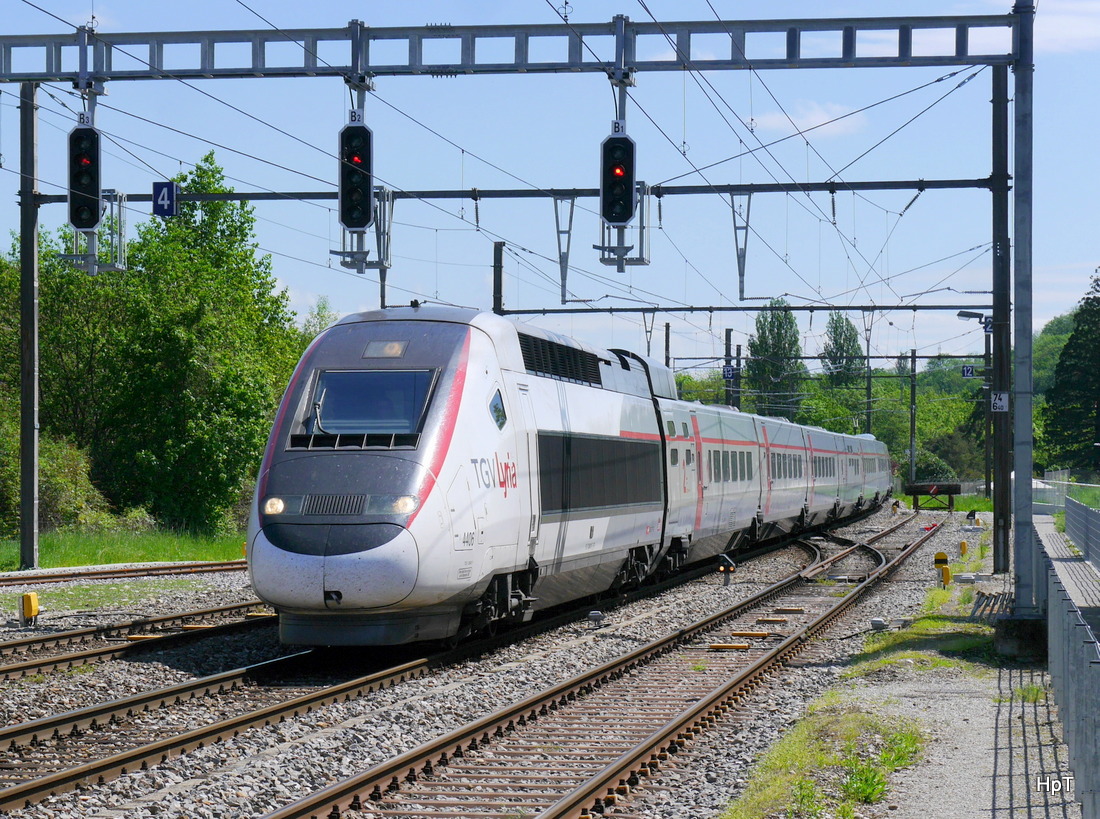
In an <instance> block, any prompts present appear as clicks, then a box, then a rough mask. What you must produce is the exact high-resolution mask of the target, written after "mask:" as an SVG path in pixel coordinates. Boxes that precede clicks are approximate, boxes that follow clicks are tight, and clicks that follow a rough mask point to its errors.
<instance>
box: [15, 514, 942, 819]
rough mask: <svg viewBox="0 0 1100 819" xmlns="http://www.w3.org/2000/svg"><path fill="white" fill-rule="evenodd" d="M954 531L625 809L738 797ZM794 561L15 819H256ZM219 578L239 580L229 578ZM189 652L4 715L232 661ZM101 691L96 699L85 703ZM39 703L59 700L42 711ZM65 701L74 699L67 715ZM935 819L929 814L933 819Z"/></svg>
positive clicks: (33, 686)
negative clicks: (744, 717) (873, 621)
mask: <svg viewBox="0 0 1100 819" xmlns="http://www.w3.org/2000/svg"><path fill="white" fill-rule="evenodd" d="M888 517H889V513H888V512H886V511H883V512H880V513H878V514H877V515H876V516H875V517H874V518H872V519H869V520H867V521H864V522H862V523H861V524H858V525H856V526H854V527H849V529H848V530H847V531H846V532H845V534H846V535H847V536H848V537H851V538H855V539H858V538H859V537H860V535H861V534H868V533H870V532H873V531H875V530H877V529H878V528H881V526H882V525H884V524H885V523H886V522H887V519H888ZM943 518H944V516H943V515H936V516H933V515H930V514H926V515H922V520H927V521H928V522H929V523H931V522H932V521H933V520H942V519H943ZM953 527H954V529H953ZM952 531H954V534H952ZM957 534H958V532H957V524H956V523H955V522H954V521H953V520H952V519H948V521H947V524H946V525H945V527H944V531H943V532H941V533H940V534H939V535H938V536H937V537H936V538H933V540H932V541H930V543H929V544H926V545H925V546H924V547H922V549H921V551H920V552H918V554H917V555H916V556H915V557H914V559H913V560H912V561H911V562H910V565H909V567H907V568H904V569H902V570H901V571H900V572H898V573H896V574H895V579H894V580H893V581H892V582H891V583H890V585H889V586H888V587H887V589H885V590H883V591H880V592H877V593H875V594H874V595H873V596H872V598H871V599H870V600H868V601H865V602H862V603H861V604H859V605H858V606H856V607H855V608H854V610H853V612H852V613H851V614H849V615H848V616H847V617H846V618H845V620H843V621H842V622H841V624H840V625H839V626H838V627H837V628H835V629H834V630H833V632H831V634H830V637H829V639H828V640H825V641H821V642H820V643H819V644H816V645H815V647H814V652H815V653H814V656H815V658H816V662H815V663H814V664H813V665H812V666H806V667H792V668H788V669H785V670H784V671H782V672H780V675H779V676H778V677H777V678H776V679H775V682H774V683H773V684H771V685H770V686H768V687H767V688H766V693H765V694H764V697H765V700H764V701H763V707H762V708H759V709H758V710H757V711H756V712H755V713H754V714H753V715H752V716H751V717H750V718H749V720H748V721H747V722H746V721H738V722H737V723H736V725H735V726H731V728H730V730H727V731H726V732H725V733H723V732H722V731H718V732H714V733H712V734H708V735H707V736H706V737H704V738H701V739H700V740H699V741H697V742H696V743H695V744H694V745H693V746H692V748H691V749H690V751H689V753H687V754H684V755H682V761H681V762H680V763H679V764H678V765H677V766H675V767H668V768H666V769H665V770H663V771H662V772H661V773H660V775H659V776H657V777H654V778H653V779H652V780H651V781H650V782H648V783H647V786H646V787H645V788H644V789H642V790H641V791H639V797H640V801H637V802H634V803H633V804H632V806H631V807H630V808H628V810H630V811H631V812H634V813H637V814H639V815H645V816H654V817H664V816H668V817H672V816H676V817H684V816H691V817H704V816H709V815H712V814H716V813H717V812H719V811H720V810H721V809H722V808H723V807H724V806H725V805H726V804H727V803H728V801H729V800H730V799H731V798H733V797H734V796H736V795H737V793H738V792H739V790H740V789H741V788H742V787H743V785H744V783H745V781H746V780H747V778H748V776H749V775H750V771H751V765H752V762H753V761H754V760H755V759H756V758H758V756H759V755H760V754H761V753H762V752H763V751H765V750H766V749H767V747H768V746H769V745H770V744H771V743H772V742H773V741H774V740H775V739H776V738H777V737H778V736H779V735H780V734H781V733H782V731H783V730H785V729H786V728H787V727H788V726H789V725H791V724H792V723H793V722H795V721H796V720H797V719H798V718H799V717H800V716H801V715H802V714H803V713H804V712H805V708H806V706H807V704H808V703H809V702H811V701H812V700H813V699H814V698H816V697H817V696H819V695H820V694H821V693H822V692H823V691H824V690H826V689H827V688H829V687H830V686H832V685H834V684H835V683H836V681H837V677H838V675H839V673H840V666H841V665H842V664H843V663H844V662H845V661H846V660H847V658H848V657H849V656H850V655H851V654H852V653H854V652H855V651H858V650H859V648H860V647H861V646H862V635H861V634H859V633H858V632H861V631H862V630H863V629H864V628H865V624H867V623H868V622H869V620H870V618H871V617H884V618H886V619H887V620H896V619H899V618H904V617H912V616H913V615H914V614H915V613H916V612H917V611H919V607H920V604H921V602H922V601H923V599H924V595H925V592H926V590H927V588H928V587H929V585H931V584H932V583H933V582H934V576H933V575H932V572H931V571H930V565H931V559H930V555H931V554H932V552H933V551H935V550H938V548H939V544H940V543H943V542H945V540H947V539H949V538H952V537H957ZM911 538H912V527H910V528H908V529H907V530H904V534H899V535H895V536H892V537H891V538H889V539H888V540H887V541H886V543H890V542H894V543H896V544H899V545H900V543H902V542H903V541H905V540H907V539H911ZM876 545H879V546H882V545H884V544H883V543H882V542H880V543H879V544H876ZM930 550H931V551H930ZM799 556H800V552H798V551H797V550H787V551H784V552H780V553H777V554H775V555H772V556H769V557H768V558H765V559H764V560H762V561H760V562H758V563H754V564H752V565H751V567H742V568H741V569H740V570H739V571H738V572H737V574H736V575H734V578H735V580H734V582H732V583H731V584H730V586H728V587H724V586H722V585H721V580H720V579H719V578H718V577H716V576H711V577H708V578H706V579H705V580H702V581H697V582H694V583H691V584H688V585H686V586H684V587H681V588H679V589H675V590H672V591H670V592H667V593H665V594H663V595H661V596H660V597H658V598H655V599H651V600H648V601H639V602H636V603H632V604H629V605H626V606H623V607H621V608H619V609H616V610H614V611H610V612H608V613H607V618H606V621H605V622H606V625H605V626H604V627H601V628H598V629H596V628H592V627H591V626H589V625H587V624H577V625H573V626H569V627H565V628H561V629H558V630H556V631H554V632H552V633H548V634H544V635H541V636H538V637H535V638H532V639H529V640H526V641H524V642H523V643H521V644H517V645H513V646H510V647H507V648H504V649H501V650H499V651H496V652H494V653H493V654H492V655H491V656H487V657H482V658H480V659H478V660H476V661H469V662H465V663H461V664H459V665H456V666H453V667H450V668H446V669H441V670H439V671H437V672H433V673H432V674H431V675H430V676H427V677H424V678H421V679H417V680H412V681H408V682H405V683H402V684H400V685H397V686H395V687H392V688H389V689H386V690H384V691H376V692H373V693H371V694H369V695H367V696H364V697H362V698H360V699H358V700H355V701H353V702H347V703H339V704H336V705H332V706H328V707H326V708H322V709H318V710H315V711H313V712H312V713H310V714H308V715H304V716H302V717H299V718H296V719H290V720H287V721H285V722H283V723H280V724H278V725H272V726H268V727H266V728H262V729H254V730H251V731H247V732H245V733H244V734H242V735H241V736H238V737H236V738H234V739H233V740H230V741H226V742H222V743H217V744H214V745H210V746H207V747H206V748H203V749H200V750H197V751H194V752H192V753H189V754H187V755H184V756H182V757H178V758H175V759H171V760H169V761H167V762H165V763H163V764H161V765H157V766H154V767H152V768H150V769H149V770H148V771H144V772H139V773H133V774H128V775H126V776H123V777H121V778H119V779H116V780H113V781H109V782H107V783H105V784H103V785H94V786H88V787H85V788H84V789H82V790H81V791H78V792H74V793H68V794H61V795H58V796H56V797H52V798H50V799H48V800H46V801H44V802H42V803H40V804H39V805H36V806H33V807H30V808H27V809H24V810H20V811H15V812H12V813H11V814H10V816H11V817H13V819H46V818H47V817H49V819H75V817H128V818H129V817H188V818H189V819H206V817H211V818H212V817H219V819H228V818H230V817H233V818H236V817H241V818H242V819H243V817H258V816H262V815H264V814H265V813H267V812H270V811H271V810H274V809H276V808H278V807H280V806H282V805H285V804H288V803H289V802H292V801H294V800H296V799H298V798H301V797H302V796H304V795H306V794H307V793H309V792H311V791H314V790H317V789H319V788H322V787H324V786H326V785H329V784H331V783H332V782H334V781H338V780H339V779H342V778H343V777H345V776H347V775H349V774H350V773H351V772H354V771H361V770H364V769H366V768H368V767H370V766H371V765H374V764H376V763H378V762H381V761H383V760H385V759H388V758H391V757H393V756H395V755H397V754H399V753H401V752H403V751H406V750H409V749H411V748H414V747H416V746H418V745H420V744H422V743H423V742H425V741H427V740H429V739H431V738H433V737H435V736H439V735H440V734H443V733H446V732H447V731H450V730H452V729H454V728H458V727H460V726H461V725H463V724H465V723H467V722H469V721H471V720H474V719H476V718H479V717H481V716H484V715H485V714H486V713H490V712H492V711H495V710H497V709H498V708H500V707H501V706H502V705H504V704H505V703H508V702H515V701H518V700H520V699H523V698H524V697H527V696H530V695H531V694H533V693H536V692H537V691H539V690H541V689H543V688H546V687H548V686H550V685H552V684H555V683H557V682H560V681H562V680H565V679H568V678H570V677H572V676H574V675H576V674H578V673H580V672H581V671H583V670H584V669H586V668H590V667H593V666H596V665H599V664H602V663H604V662H607V661H609V660H611V659H613V658H614V657H616V656H619V655H621V654H623V653H625V652H628V651H631V650H633V649H635V648H637V647H638V646H639V645H641V644H643V643H647V642H649V641H651V640H653V639H656V638H658V637H661V636H664V635H666V634H668V633H669V632H670V631H674V630H676V629H679V628H682V627H684V626H686V625H689V624H690V623H691V622H694V621H695V620H697V619H699V618H700V617H702V616H704V615H705V614H708V613H711V612H714V611H718V610H721V609H724V608H726V607H727V606H729V605H730V604H732V603H733V602H734V601H736V600H737V599H741V598H743V597H745V596H747V595H748V594H751V593H752V592H754V591H756V590H758V589H760V588H763V587H764V585H766V583H767V582H771V580H772V579H774V578H775V577H776V576H778V575H780V574H784V573H786V572H789V571H791V570H793V569H794V568H795V567H796V565H797V564H798V562H799V560H798V558H799ZM215 582H218V583H232V582H234V580H233V579H231V578H225V577H220V578H218V580H217V581H215ZM225 591H226V593H227V594H228V590H225ZM238 591H239V590H238ZM245 599H247V594H245ZM171 602H172V603H182V602H183V601H180V600H177V601H171ZM209 604H210V603H209V598H207V600H206V602H205V603H196V604H195V605H194V606H191V607H199V606H201V605H209ZM165 605H166V601H164V600H160V601H158V602H157V606H158V607H159V610H158V611H157V613H164V608H163V606H165ZM186 607H187V606H184V608H186ZM8 639H10V638H8ZM196 650H197V651H198V652H199V653H200V654H204V653H207V652H209V648H201V647H200V648H198V649H196ZM367 650H369V649H367ZM180 651H181V654H180V655H179V656H177V657H175V658H172V659H169V660H168V661H167V662H165V659H164V657H163V656H160V657H158V662H155V663H149V664H145V663H134V664H130V663H108V664H104V665H103V666H96V667H94V668H93V669H92V670H90V671H88V672H87V673H86V674H81V675H80V679H79V680H77V681H75V684H74V681H73V680H65V679H63V677H64V675H49V676H47V677H46V678H45V679H44V680H42V681H41V682H34V683H31V682H26V681H24V682H18V683H14V684H6V685H7V687H6V688H5V689H4V690H3V702H4V710H3V718H4V719H5V720H11V719H13V718H14V717H15V716H16V715H20V714H21V715H22V716H20V719H26V718H27V714H28V712H27V710H26V709H27V708H28V707H31V705H32V704H33V703H37V705H36V706H34V707H37V708H39V709H43V710H45V711H46V712H52V711H56V710H67V709H68V708H70V707H79V706H78V705H68V704H67V703H69V702H72V703H80V704H87V702H88V701H89V698H91V699H92V700H95V699H98V700H103V699H111V698H114V697H117V696H124V695H126V694H129V693H132V692H133V691H135V690H138V689H141V688H150V687H154V686H159V685H168V684H171V683H172V682H175V681H178V680H179V679H181V678H186V677H187V676H190V675H192V674H197V673H212V672H211V671H205V670H204V671H201V672H198V671H195V670H193V669H200V668H208V667H212V666H218V665H220V663H221V662H223V661H224V659H225V657H219V658H217V659H216V660H211V658H209V657H203V656H196V657H190V658H189V657H188V656H187V652H186V651H185V650H183V649H181V650H180ZM222 651H223V652H224V653H227V654H228V655H229V656H230V659H235V662H232V664H231V665H228V666H225V667H227V668H229V667H237V666H240V665H244V664H246V663H248V662H254V661H256V660H257V659H265V658H267V657H268V656H273V655H274V653H277V652H279V651H280V647H279V646H278V645H277V643H276V642H275V641H274V636H272V638H271V640H270V642H267V641H258V640H256V639H255V638H252V639H248V640H244V641H242V642H241V643H232V644H226V645H225V647H224V648H223V649H222ZM119 666H132V674H125V673H123V669H120V668H119ZM215 670H221V669H220V668H215ZM93 691H94V692H95V693H94V694H92V693H90V692H93ZM9 701H10V702H11V703H12V705H11V706H10V707H9V705H8V703H9ZM44 702H49V705H43V703H44ZM59 702H60V703H66V704H64V705H58V704H57V703H59ZM365 815H366V814H365ZM864 815H865V816H871V815H872V814H871V813H867V814H864ZM943 815H944V816H947V815H948V814H943ZM951 815H952V816H958V815H961V814H951ZM349 816H350V814H349ZM928 816H930V814H927V813H925V814H922V817H923V819H927V817H928Z"/></svg>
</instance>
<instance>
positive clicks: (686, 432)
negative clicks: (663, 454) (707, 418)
mask: <svg viewBox="0 0 1100 819" xmlns="http://www.w3.org/2000/svg"><path fill="white" fill-rule="evenodd" d="M680 428H681V429H683V431H684V437H685V438H687V437H689V436H688V425H687V421H681V422H680Z"/></svg>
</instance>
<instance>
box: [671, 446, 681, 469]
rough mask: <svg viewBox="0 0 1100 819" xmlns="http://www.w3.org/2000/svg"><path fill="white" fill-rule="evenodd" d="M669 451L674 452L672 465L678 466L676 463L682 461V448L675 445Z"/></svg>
mask: <svg viewBox="0 0 1100 819" xmlns="http://www.w3.org/2000/svg"><path fill="white" fill-rule="evenodd" d="M669 452H670V453H672V465H673V466H676V464H678V463H680V450H678V449H677V448H676V447H673V448H672V449H670V450H669Z"/></svg>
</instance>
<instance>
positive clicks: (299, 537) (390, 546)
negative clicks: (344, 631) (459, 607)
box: [250, 523, 420, 611]
mask: <svg viewBox="0 0 1100 819" xmlns="http://www.w3.org/2000/svg"><path fill="white" fill-rule="evenodd" d="M419 562H420V561H419V555H418V552H417V548H416V541H415V540H414V538H413V536H412V535H411V534H410V533H409V531H408V530H407V529H405V528H404V527H402V526H397V525H395V524H391V523H365V524H321V525H317V524H285V523H279V524H270V525H268V526H265V527H264V528H263V529H262V530H261V531H260V532H259V533H258V534H257V536H256V540H255V542H254V543H253V544H252V561H251V564H250V568H251V570H252V586H253V588H254V589H255V591H256V594H258V595H259V596H260V597H261V598H262V599H264V600H265V601H267V602H268V603H270V604H271V605H274V606H276V607H279V608H288V609H295V608H306V609H316V608H318V607H319V606H324V607H325V608H327V609H329V610H335V611H352V610H356V609H373V608H381V607H384V606H393V605H396V604H398V603H400V602H401V601H402V600H404V599H405V598H406V597H408V596H409V594H411V593H412V590H413V587H414V586H415V585H416V578H417V574H418V567H419Z"/></svg>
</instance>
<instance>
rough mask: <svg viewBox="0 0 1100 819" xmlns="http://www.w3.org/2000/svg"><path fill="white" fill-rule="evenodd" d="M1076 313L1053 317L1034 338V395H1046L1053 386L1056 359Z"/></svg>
mask: <svg viewBox="0 0 1100 819" xmlns="http://www.w3.org/2000/svg"><path fill="white" fill-rule="evenodd" d="M1075 315H1076V311H1071V312H1069V313H1065V314H1063V315H1060V316H1055V317H1054V318H1052V319H1051V320H1050V321H1048V322H1047V323H1046V324H1045V325H1044V326H1043V329H1042V330H1040V331H1039V332H1038V333H1037V334H1036V336H1035V341H1034V346H1033V348H1032V349H1033V352H1032V371H1033V380H1034V389H1035V394H1036V395H1046V394H1047V392H1049V391H1050V388H1051V387H1053V386H1054V373H1055V370H1056V369H1057V368H1058V357H1059V356H1060V355H1061V354H1062V348H1063V347H1065V346H1066V342H1067V341H1069V337H1070V334H1071V333H1072V332H1073V320H1074V317H1075Z"/></svg>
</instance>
